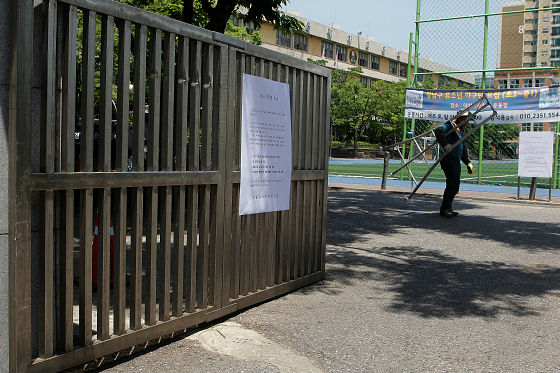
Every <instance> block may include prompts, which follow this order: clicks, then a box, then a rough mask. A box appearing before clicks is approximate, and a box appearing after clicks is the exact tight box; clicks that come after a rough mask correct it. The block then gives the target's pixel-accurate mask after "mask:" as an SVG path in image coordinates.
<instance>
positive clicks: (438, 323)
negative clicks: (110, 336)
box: [104, 185, 560, 372]
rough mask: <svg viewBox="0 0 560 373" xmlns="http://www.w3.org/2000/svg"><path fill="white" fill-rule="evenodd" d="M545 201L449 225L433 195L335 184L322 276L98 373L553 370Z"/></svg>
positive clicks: (550, 248) (556, 357)
mask: <svg viewBox="0 0 560 373" xmlns="http://www.w3.org/2000/svg"><path fill="white" fill-rule="evenodd" d="M345 187H348V185H346V186H345ZM440 193H441V192H440V191H438V192H437V193H436V194H440ZM465 197H469V196H465ZM478 197H485V198H492V196H478ZM494 197H495V196H494ZM542 205H547V206H548V207H546V206H542ZM542 205H540V204H528V203H522V204H520V203H503V202H500V201H493V202H488V201H485V200H480V199H472V198H461V199H459V200H457V201H456V202H455V205H454V208H455V209H456V210H458V211H459V212H460V213H461V215H460V216H459V217H458V218H454V219H443V218H440V217H439V216H438V214H437V210H438V206H439V197H436V196H432V195H418V196H417V197H415V199H413V201H412V202H411V203H408V202H407V201H406V200H405V199H404V198H403V195H402V194H398V193H391V192H389V193H387V192H372V191H367V190H353V191H350V190H336V189H331V190H330V192H329V212H328V222H327V224H328V247H327V268H326V270H327V275H326V280H325V281H323V282H321V283H318V284H316V285H314V286H310V287H308V288H305V289H302V290H300V291H297V292H294V293H291V294H289V295H287V296H284V297H281V298H278V299H276V300H273V301H270V302H268V303H265V304H262V305H260V306H257V307H254V308H251V309H249V310H247V311H245V312H242V313H239V314H237V315H235V316H233V317H231V318H229V319H227V320H223V321H222V322H221V323H218V324H215V325H213V326H212V327H210V328H209V329H206V330H202V331H198V332H196V333H193V334H191V335H190V336H188V337H186V338H180V339H176V340H173V341H171V342H170V343H168V344H166V345H165V346H163V347H161V348H158V349H154V350H150V351H147V352H145V353H143V354H139V355H135V357H134V358H133V359H130V360H128V361H126V360H121V362H120V363H119V364H118V365H114V366H108V367H106V368H105V370H104V371H106V372H154V371H164V372H257V371H258V372H308V371H323V372H448V371H452V372H467V371H468V372H506V371H507V372H544V371H547V372H557V371H560V348H559V346H560V250H559V249H560V227H559V224H558V222H559V221H560V208H559V206H558V205H555V204H544V203H543V204H542Z"/></svg>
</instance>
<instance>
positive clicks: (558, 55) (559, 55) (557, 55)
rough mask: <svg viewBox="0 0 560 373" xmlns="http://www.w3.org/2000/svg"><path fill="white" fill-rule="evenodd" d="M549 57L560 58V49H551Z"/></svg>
mask: <svg viewBox="0 0 560 373" xmlns="http://www.w3.org/2000/svg"><path fill="white" fill-rule="evenodd" d="M550 58H560V49H552V50H551V51H550Z"/></svg>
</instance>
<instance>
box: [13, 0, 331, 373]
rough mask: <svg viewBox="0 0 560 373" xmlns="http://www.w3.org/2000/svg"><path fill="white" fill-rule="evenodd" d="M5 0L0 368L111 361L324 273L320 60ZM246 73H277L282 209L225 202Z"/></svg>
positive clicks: (235, 177)
mask: <svg viewBox="0 0 560 373" xmlns="http://www.w3.org/2000/svg"><path fill="white" fill-rule="evenodd" d="M11 4H12V14H13V18H14V22H13V35H14V40H13V42H12V48H13V49H12V53H11V55H12V56H13V60H12V61H11V62H12V76H11V84H10V110H11V111H10V119H9V120H10V132H9V146H10V152H9V158H10V159H9V164H10V169H9V196H10V205H9V254H10V256H9V268H10V273H9V278H10V283H9V295H10V304H9V339H10V341H9V342H10V343H9V350H10V371H13V372H39V371H49V372H55V371H61V370H64V369H67V368H71V367H74V366H77V365H80V364H85V363H87V362H89V361H93V360H95V361H96V362H97V363H100V362H102V361H111V360H113V359H114V358H116V357H117V356H119V354H121V351H125V352H126V353H129V352H131V351H134V350H135V349H137V348H138V346H142V347H145V346H148V345H150V344H154V343H158V342H159V341H161V339H162V337H164V336H167V335H173V334H174V333H177V332H182V331H185V330H186V329H188V328H191V327H194V326H196V325H199V324H201V323H204V322H207V321H211V320H215V319H218V318H220V317H223V316H225V315H228V314H231V313H233V312H236V311H237V310H240V309H243V308H246V307H249V306H252V305H254V304H257V303H260V302H263V301H265V300H268V299H271V298H274V297H277V296H279V295H282V294H285V293H287V292H290V291H293V290H295V289H297V288H300V287H303V286H306V285H308V284H311V283H314V282H316V281H319V280H321V279H323V278H324V273H325V272H324V271H325V246H326V211H327V209H326V207H327V184H328V181H327V180H328V170H327V164H328V150H329V149H328V143H329V137H330V128H329V126H330V120H329V118H330V110H329V108H330V86H331V73H330V70H329V69H327V68H324V67H321V66H317V65H314V64H310V63H307V62H303V61H301V60H299V59H296V58H293V57H289V56H286V55H283V54H280V53H277V52H273V51H270V50H267V49H265V48H261V47H257V46H254V45H251V44H248V43H246V42H244V41H241V40H239V39H234V38H230V37H227V36H225V35H222V34H218V33H214V32H210V31H207V30H203V29H200V28H198V27H193V26H191V25H187V24H185V23H183V22H179V21H176V20H173V19H169V18H165V17H162V16H159V15H155V14H152V13H149V12H145V11H143V10H140V9H137V8H133V7H130V6H127V5H124V4H120V3H116V2H113V1H110V0H96V1H91V0H43V1H42V2H41V3H40V5H39V7H38V8H36V9H34V7H33V4H34V2H33V1H31V0H25V1H20V0H18V1H16V0H13V1H12V3H11ZM34 16H35V19H41V20H42V22H40V23H39V24H41V25H42V27H43V30H42V31H43V32H33V28H34V25H35V23H34ZM79 19H80V20H81V24H83V38H79V37H78V35H79V33H78V24H79V22H78V20H79ZM99 30H101V32H100V34H99ZM35 38H39V39H35ZM34 39H35V40H34ZM41 45H42V47H41V49H40V50H37V49H35V48H34V46H41ZM78 45H80V46H81V49H79V50H80V51H81V62H80V64H79V63H78V62H79V61H77V55H78V54H79V53H80V52H79V51H78ZM115 48H116V50H117V51H118V52H117V53H116V54H114V53H113V51H114V50H115ZM97 51H101V52H100V55H96V53H98V52H97ZM96 61H97V62H96ZM32 62H35V63H32ZM33 66H42V67H43V69H42V71H40V72H37V71H34V70H33ZM96 70H97V71H96ZM114 72H116V76H114V75H115V74H114ZM244 73H246V74H251V75H256V76H260V77H266V78H269V79H272V80H276V81H280V82H284V83H287V84H289V85H290V94H291V103H292V105H291V108H292V145H293V146H292V149H293V150H292V151H293V162H292V164H293V171H292V178H291V180H292V183H291V186H292V189H291V204H290V207H291V208H290V210H288V211H281V212H272V213H265V214H256V215H247V216H242V217H240V216H239V215H238V201H239V188H240V186H239V182H240V137H241V136H240V133H241V98H242V85H241V81H242V80H241V79H242V76H243V74H244ZM34 74H37V76H40V77H41V79H40V82H41V83H40V87H38V86H37V85H33V84H34V82H33V79H32V77H33V75H34ZM77 76H78V77H79V78H80V79H79V82H77ZM96 79H98V81H99V83H100V84H96ZM115 86H116V92H117V93H116V94H117V100H116V101H117V113H116V121H115V122H116V124H113V118H112V98H113V97H112V96H113V87H115ZM131 87H132V88H131ZM32 89H34V90H36V91H37V92H39V91H40V95H36V96H35V97H40V106H41V116H40V120H35V118H33V117H32V115H31V108H32V107H33V106H34V105H35V106H38V104H39V102H37V101H38V100H37V99H35V100H34V95H32ZM96 95H98V97H99V104H98V105H96V104H95V99H94V98H95V97H96ZM146 105H147V106H146ZM129 106H130V107H129ZM146 107H148V108H149V112H148V114H147V115H146V113H145V108H146ZM77 118H79V121H80V123H81V125H80V131H81V133H80V143H79V146H76V142H75V141H76V140H75V136H76V132H75V131H76V121H77ZM96 121H97V122H96ZM95 123H98V127H95ZM113 126H115V127H116V129H115V132H112V128H113ZM96 128H97V129H96ZM129 131H131V132H130V133H131V135H130V141H129ZM37 133H38V134H40V136H39V137H40V140H39V142H40V148H33V145H34V144H35V143H36V142H34V138H35V137H36V136H34V135H35V134H37ZM35 141H36V140H35ZM32 150H33V154H32ZM129 159H132V167H129V166H130V163H129ZM78 162H79V163H78ZM78 164H79V167H78ZM95 211H99V249H98V256H97V257H96V258H93V257H92V240H93V225H94V222H95V220H96V217H95V214H96V212H95ZM113 226H114V230H115V244H114V259H112V255H111V254H110V251H111V250H113V247H111V244H110V231H111V228H112V227H113ZM75 228H76V229H75ZM32 258H39V260H37V261H35V260H32ZM92 260H97V262H98V264H99V265H98V268H99V270H98V277H97V286H96V288H95V289H94V287H93V284H92ZM111 265H113V266H114V282H113V283H112V284H111V280H110V272H111V271H110V268H111ZM32 310H33V314H32ZM74 315H76V318H74ZM94 329H95V330H94ZM74 330H76V331H77V332H76V333H75V332H74Z"/></svg>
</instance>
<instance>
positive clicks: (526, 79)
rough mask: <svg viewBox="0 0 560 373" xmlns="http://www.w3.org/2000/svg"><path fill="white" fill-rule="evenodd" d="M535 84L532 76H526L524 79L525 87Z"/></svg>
mask: <svg viewBox="0 0 560 373" xmlns="http://www.w3.org/2000/svg"><path fill="white" fill-rule="evenodd" d="M532 86H533V79H531V78H525V79H523V87H525V88H529V87H532Z"/></svg>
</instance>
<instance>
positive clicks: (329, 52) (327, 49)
mask: <svg viewBox="0 0 560 373" xmlns="http://www.w3.org/2000/svg"><path fill="white" fill-rule="evenodd" d="M333 51H334V48H333V43H329V42H326V41H322V42H321V53H324V54H325V58H333V57H334V52H333Z"/></svg>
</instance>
